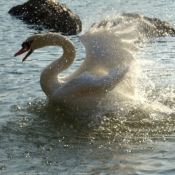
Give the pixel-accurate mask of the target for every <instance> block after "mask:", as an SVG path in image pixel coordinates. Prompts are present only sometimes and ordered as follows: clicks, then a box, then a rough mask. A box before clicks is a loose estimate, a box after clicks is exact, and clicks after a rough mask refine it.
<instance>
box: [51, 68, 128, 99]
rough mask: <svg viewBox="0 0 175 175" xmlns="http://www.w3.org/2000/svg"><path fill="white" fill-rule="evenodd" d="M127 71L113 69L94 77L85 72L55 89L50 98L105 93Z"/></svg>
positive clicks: (68, 97)
mask: <svg viewBox="0 0 175 175" xmlns="http://www.w3.org/2000/svg"><path fill="white" fill-rule="evenodd" d="M127 71H128V68H122V69H119V70H113V71H110V72H109V73H108V74H107V75H106V76H103V77H96V76H94V75H92V74H90V73H89V72H85V73H83V74H81V75H80V76H78V77H76V78H74V79H72V80H70V81H68V82H66V83H65V84H64V85H63V86H61V87H60V88H58V89H57V90H55V91H54V92H53V95H52V97H51V98H52V100H53V101H58V100H59V101H60V100H61V101H65V100H69V99H71V100H72V99H74V98H82V97H88V96H90V95H99V94H101V93H103V94H104V93H107V92H109V91H111V90H112V89H113V88H115V86H116V84H118V83H119V82H120V81H122V79H123V77H124V76H125V74H126V72H127Z"/></svg>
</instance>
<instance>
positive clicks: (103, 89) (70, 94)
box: [15, 20, 148, 109]
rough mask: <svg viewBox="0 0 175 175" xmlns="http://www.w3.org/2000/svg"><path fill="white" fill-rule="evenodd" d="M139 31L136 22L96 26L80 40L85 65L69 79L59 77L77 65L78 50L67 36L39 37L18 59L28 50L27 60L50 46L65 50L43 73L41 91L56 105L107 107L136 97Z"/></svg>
mask: <svg viewBox="0 0 175 175" xmlns="http://www.w3.org/2000/svg"><path fill="white" fill-rule="evenodd" d="M142 22H143V21H142ZM147 23H148V22H147ZM147 23H146V25H147V26H148V24H147ZM139 25H140V24H139ZM139 28H140V26H139ZM139 30H140V29H138V25H136V24H134V23H133V21H126V22H121V20H119V21H117V22H116V21H115V20H114V21H107V20H104V21H101V22H98V23H96V24H94V25H93V26H92V27H91V28H90V30H89V31H88V32H87V33H86V34H84V35H83V36H81V37H80V41H81V42H82V43H83V44H84V47H85V49H86V58H85V59H84V62H83V63H82V65H81V66H80V67H79V68H78V69H77V70H75V71H74V72H73V73H72V74H70V75H68V76H66V77H59V74H60V73H61V72H62V71H64V70H65V69H67V68H68V67H69V66H70V65H71V64H72V63H73V62H74V60H75V56H76V50H75V47H74V45H73V43H72V42H71V41H70V40H69V39H68V38H67V37H65V36H62V35H60V34H55V33H47V34H36V35H34V36H32V37H29V38H28V39H27V40H26V41H25V42H24V43H23V44H22V49H21V50H20V51H19V52H17V53H16V54H15V56H17V55H20V54H22V53H23V52H26V51H28V53H27V55H26V56H25V57H24V58H23V61H24V60H25V59H26V58H27V57H28V56H29V55H30V54H31V53H32V52H33V51H34V50H36V49H39V48H42V47H45V46H50V45H52V46H60V47H62V48H63V51H64V52H63V55H62V56H61V57H60V58H59V59H56V60H55V61H53V62H52V63H51V64H49V65H48V66H47V67H46V68H45V69H44V71H43V72H42V74H41V77H40V84H41V88H42V90H43V91H44V92H45V94H46V95H47V97H48V98H49V100H50V101H52V102H54V103H59V104H64V105H66V106H68V107H70V108H73V109H75V108H76V109H85V108H97V106H99V103H100V104H102V103H103V106H105V105H107V104H108V103H110V104H112V103H114V102H119V101H121V100H122V99H128V98H133V97H134V95H135V85H136V80H137V74H138V65H137V61H136V59H135V58H134V56H133V52H135V51H137V48H136V47H135V45H134V42H135V41H136V40H138V38H140V37H141V34H140V33H139ZM141 30H143V28H142V29H141Z"/></svg>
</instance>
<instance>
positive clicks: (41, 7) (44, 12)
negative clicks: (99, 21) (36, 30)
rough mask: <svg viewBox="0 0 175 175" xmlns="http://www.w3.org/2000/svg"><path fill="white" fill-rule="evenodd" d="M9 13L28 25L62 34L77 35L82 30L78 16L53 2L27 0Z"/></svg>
mask: <svg viewBox="0 0 175 175" xmlns="http://www.w3.org/2000/svg"><path fill="white" fill-rule="evenodd" d="M9 13H10V14H12V15H14V16H17V17H18V18H20V19H22V20H24V21H25V22H26V23H28V24H35V25H37V26H44V27H45V28H47V29H52V30H54V31H57V32H61V33H64V34H69V35H71V34H77V33H79V32H81V30H82V23H81V20H80V18H79V16H77V15H75V14H74V13H73V12H72V11H71V10H70V9H68V8H67V7H66V6H65V5H62V4H60V3H58V2H54V1H53V0H29V1H27V2H26V3H24V4H22V5H17V6H15V7H13V8H11V9H10V11H9Z"/></svg>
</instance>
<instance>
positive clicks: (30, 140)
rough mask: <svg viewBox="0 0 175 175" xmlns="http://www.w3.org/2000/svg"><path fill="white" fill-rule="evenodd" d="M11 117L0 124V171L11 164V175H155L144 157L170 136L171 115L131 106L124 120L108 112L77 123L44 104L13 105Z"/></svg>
mask: <svg viewBox="0 0 175 175" xmlns="http://www.w3.org/2000/svg"><path fill="white" fill-rule="evenodd" d="M125 110H126V109H125ZM11 112H13V113H14V114H15V118H14V119H13V120H11V121H8V122H7V124H5V125H3V128H2V134H1V141H2V142H3V143H4V144H3V145H2V146H1V150H3V155H4V156H5V157H6V156H7V155H8V156H7V157H6V160H5V161H6V162H8V164H10V167H9V166H8V167H6V166H4V167H2V169H5V170H7V172H8V170H9V169H11V168H12V167H13V164H14V162H15V160H17V161H18V162H19V163H20V166H15V167H14V171H19V170H20V171H25V172H30V173H31V172H33V173H37V172H43V174H44V172H48V171H49V172H57V173H63V172H64V173H69V172H71V173H76V172H79V173H89V174H91V173H97V174H98V173H100V172H102V171H105V172H109V174H115V173H116V172H120V173H121V174H127V173H131V174H132V173H134V172H135V169H137V171H141V172H143V171H147V172H149V171H151V170H152V171H155V170H156V168H157V167H159V161H158V160H156V161H157V162H155V163H148V162H147V161H146V158H147V156H146V153H148V154H149V156H151V157H152V159H155V158H154V156H152V155H151V152H152V151H153V149H154V145H155V142H156V141H159V142H162V143H164V142H166V141H167V140H168V141H171V140H172V139H173V136H170V135H171V134H173V133H174V132H175V115H174V114H167V113H165V114H164V116H162V117H161V118H160V116H159V114H157V115H156V113H154V112H153V113H151V112H147V113H146V112H145V111H143V110H142V109H139V108H137V107H136V106H135V107H134V108H133V109H132V110H131V109H130V110H128V114H127V117H125V116H119V114H118V113H114V112H113V113H112V114H108V115H105V116H99V115H97V116H93V117H94V118H92V116H90V117H91V120H82V118H78V117H77V116H76V114H75V113H74V114H73V113H71V111H67V110H66V109H65V108H63V107H61V106H56V105H51V104H47V103H46V101H45V100H36V101H35V102H32V103H28V104H26V105H22V106H16V105H14V106H12V107H11ZM86 117H87V116H86ZM16 119H18V120H16ZM159 149H160V148H159ZM140 153H142V154H143V156H141V155H142V154H141V155H140ZM157 154H158V153H157ZM159 154H163V153H159ZM20 159H21V161H20ZM139 159H140V160H139ZM9 162H11V163H9ZM145 163H147V164H145ZM21 165H24V166H25V169H23V168H22V166H21ZM26 167H27V169H26Z"/></svg>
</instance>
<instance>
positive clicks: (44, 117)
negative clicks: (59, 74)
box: [0, 0, 175, 175]
mask: <svg viewBox="0 0 175 175" xmlns="http://www.w3.org/2000/svg"><path fill="white" fill-rule="evenodd" d="M24 2H25V0H18V1H16V0H10V1H5V0H1V1H0V9H1V10H0V24H1V25H0V80H1V81H0V174H2V175H7V174H13V175H35V174H36V175H56V174H58V175H59V174H61V175H68V174H69V175H71V174H72V175H73V174H75V175H76V174H77V175H78V174H83V175H98V174H99V175H113V174H114V175H115V174H120V175H128V174H132V175H136V174H139V175H143V174H145V175H147V174H152V175H153V174H155V175H157V174H162V175H164V174H166V175H168V174H169V175H170V174H175V154H174V153H175V38H173V37H170V36H167V37H165V38H157V39H151V40H150V41H146V42H144V43H142V44H141V46H140V48H141V52H140V54H139V55H137V59H138V62H139V63H140V70H141V71H140V77H139V81H138V91H139V94H141V95H142V96H143V97H144V98H145V99H147V100H148V101H149V103H152V104H154V106H156V108H157V109H158V110H157V112H150V111H149V110H145V111H144V110H140V109H139V104H138V105H135V106H133V109H132V110H130V111H128V113H127V116H122V115H121V116H118V115H117V114H116V113H117V111H116V113H113V114H106V115H100V113H98V114H94V115H93V116H90V117H91V119H92V120H91V121H90V122H88V123H86V122H82V121H80V120H79V119H80V118H81V115H79V116H76V114H74V113H73V112H71V113H70V112H68V111H67V109H65V108H63V107H59V106H48V105H47V103H46V97H45V94H44V93H43V92H42V90H41V88H40V83H39V77H40V74H41V72H42V70H43V68H44V67H45V66H46V65H48V64H49V63H50V61H52V60H53V59H54V58H55V57H58V56H59V55H61V53H62V52H61V49H58V50H56V52H55V49H54V48H52V47H49V48H44V49H41V50H38V51H36V52H35V53H34V54H33V55H32V56H31V57H29V58H28V60H27V61H26V62H25V63H23V64H22V63H21V59H22V58H21V57H20V58H14V57H13V55H14V53H16V51H18V50H19V48H20V46H21V43H22V42H23V41H24V40H25V39H26V38H27V37H28V36H31V35H32V34H34V33H37V31H36V30H34V29H32V28H31V27H30V26H28V25H27V24H25V23H23V22H22V21H20V20H18V19H16V18H14V17H12V16H10V15H9V14H8V10H9V9H10V8H11V7H12V6H14V5H18V4H20V3H24ZM59 2H60V3H65V4H66V5H67V6H68V7H69V8H70V9H71V10H72V11H73V12H75V13H76V14H78V15H79V16H80V18H81V20H82V23H83V31H82V33H84V32H85V31H87V30H88V28H89V27H90V26H91V24H92V23H94V22H95V21H97V20H99V19H101V18H106V17H108V18H115V17H117V16H119V15H120V14H121V13H123V12H125V13H129V12H136V13H142V14H144V15H145V16H148V17H156V18H160V19H161V20H165V21H167V22H169V23H170V24H171V25H173V26H175V21H174V16H175V1H174V0H159V1H150V0H142V1H140V0H133V1H128V0H117V1H114V0H108V1H105V0H100V1H96V2H95V1H94V2H90V1H87V0H85V1H80V0H72V1H70V0H64V1H63V0H60V1H59ZM79 35H81V34H79ZM69 38H70V39H71V40H72V41H73V42H74V44H75V45H76V49H77V58H76V61H75V63H74V64H73V66H72V67H71V68H70V69H69V70H68V71H67V73H69V72H72V71H73V70H74V69H76V68H77V67H78V66H79V65H80V64H81V62H82V60H83V58H84V56H85V54H84V48H83V46H82V44H81V43H80V42H79V41H78V38H77V36H69ZM52 51H53V53H52ZM41 57H42V58H41ZM121 110H125V111H127V109H121ZM82 115H83V114H82ZM99 118H100V119H101V120H100V123H99V120H98V119H99Z"/></svg>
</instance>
